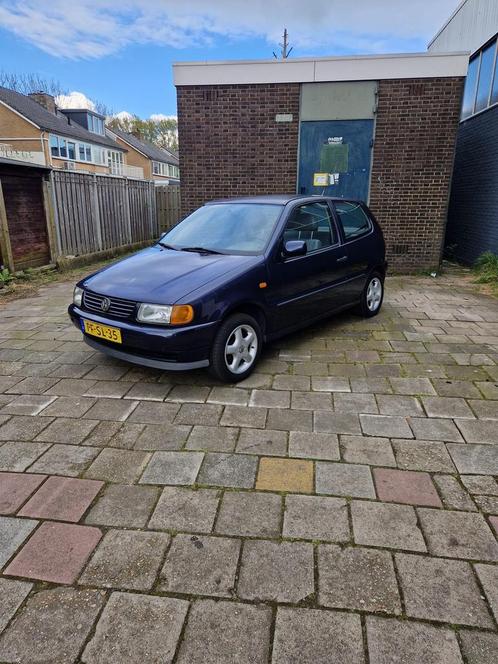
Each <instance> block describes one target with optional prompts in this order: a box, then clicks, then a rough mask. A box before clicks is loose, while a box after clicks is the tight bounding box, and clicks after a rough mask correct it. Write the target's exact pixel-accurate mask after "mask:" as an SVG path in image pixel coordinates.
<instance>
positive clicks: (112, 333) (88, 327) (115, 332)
mask: <svg viewBox="0 0 498 664" xmlns="http://www.w3.org/2000/svg"><path fill="white" fill-rule="evenodd" d="M83 325H84V331H85V332H86V333H87V334H91V335H92V337H99V338H100V339H105V340H106V341H114V342H115V343H117V344H122V343H123V341H122V339H121V330H120V329H119V328H117V327H109V326H108V325H101V324H100V323H94V322H93V321H91V320H84V321H83Z"/></svg>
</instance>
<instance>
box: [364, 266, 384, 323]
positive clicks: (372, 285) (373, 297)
mask: <svg viewBox="0 0 498 664" xmlns="http://www.w3.org/2000/svg"><path fill="white" fill-rule="evenodd" d="M383 300H384V278H383V277H382V275H381V274H380V273H379V272H372V274H371V275H370V276H369V277H368V280H367V283H366V284H365V288H364V289H363V293H362V294H361V302H360V306H359V307H358V312H359V314H360V315H361V316H364V317H365V318H371V317H372V316H376V315H377V314H378V313H379V311H380V308H381V307H382V302H383Z"/></svg>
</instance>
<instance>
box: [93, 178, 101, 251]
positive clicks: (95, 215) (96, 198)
mask: <svg viewBox="0 0 498 664" xmlns="http://www.w3.org/2000/svg"><path fill="white" fill-rule="evenodd" d="M90 197H91V199H92V208H93V218H94V219H95V235H96V237H97V246H98V248H99V251H102V249H103V246H102V228H101V225H100V207H99V192H98V187H97V175H96V174H95V173H94V174H93V178H92V182H91V185H90Z"/></svg>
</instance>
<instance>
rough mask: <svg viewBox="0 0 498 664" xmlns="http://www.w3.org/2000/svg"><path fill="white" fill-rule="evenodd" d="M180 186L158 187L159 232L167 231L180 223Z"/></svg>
mask: <svg viewBox="0 0 498 664" xmlns="http://www.w3.org/2000/svg"><path fill="white" fill-rule="evenodd" d="M180 200H181V199H180V185H179V184H168V185H162V186H161V185H159V186H157V185H156V208H157V220H158V223H159V230H160V232H161V233H163V232H164V231H167V230H168V228H171V227H172V226H174V225H175V224H177V223H178V222H179V221H180V218H181V212H180V209H181V208H180Z"/></svg>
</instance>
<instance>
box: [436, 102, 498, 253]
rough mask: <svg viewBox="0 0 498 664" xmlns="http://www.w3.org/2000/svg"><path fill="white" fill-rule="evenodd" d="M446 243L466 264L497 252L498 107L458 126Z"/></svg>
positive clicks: (448, 250)
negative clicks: (486, 254)
mask: <svg viewBox="0 0 498 664" xmlns="http://www.w3.org/2000/svg"><path fill="white" fill-rule="evenodd" d="M445 244H446V248H447V253H448V255H450V256H454V257H455V258H456V259H457V260H459V261H461V262H463V263H467V264H470V263H473V262H474V261H475V260H476V258H477V257H478V256H479V255H480V254H482V253H483V252H485V251H493V252H494V253H498V106H494V107H492V108H490V109H488V110H487V111H484V112H483V113H481V114H480V115H476V116H474V117H473V118H470V119H469V120H466V121H465V122H463V123H462V124H461V125H460V128H459V131H458V138H457V149H456V156H455V168H454V172H453V180H452V185H451V196H450V205H449V209H448V226H447V230H446V242H445Z"/></svg>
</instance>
